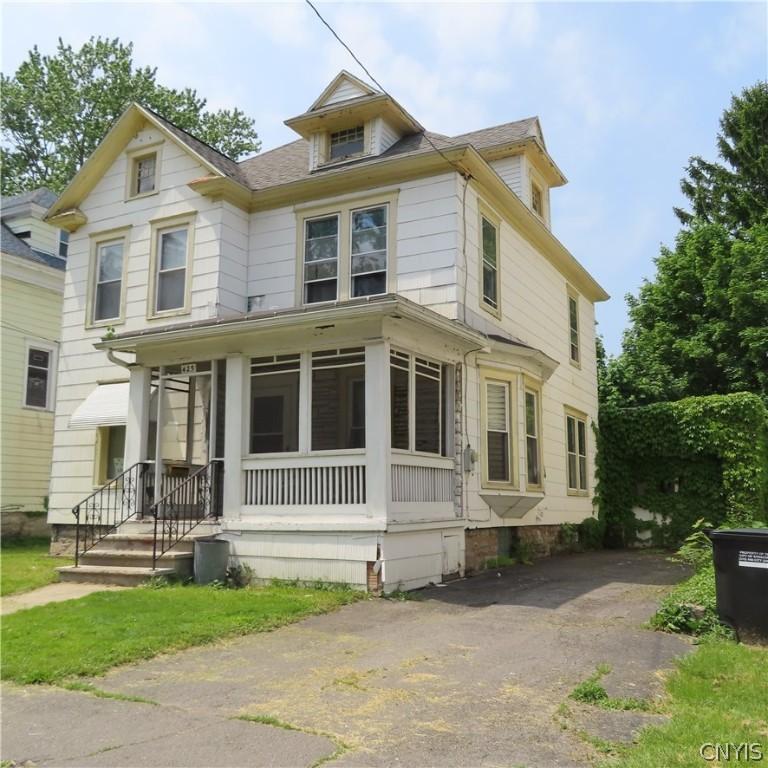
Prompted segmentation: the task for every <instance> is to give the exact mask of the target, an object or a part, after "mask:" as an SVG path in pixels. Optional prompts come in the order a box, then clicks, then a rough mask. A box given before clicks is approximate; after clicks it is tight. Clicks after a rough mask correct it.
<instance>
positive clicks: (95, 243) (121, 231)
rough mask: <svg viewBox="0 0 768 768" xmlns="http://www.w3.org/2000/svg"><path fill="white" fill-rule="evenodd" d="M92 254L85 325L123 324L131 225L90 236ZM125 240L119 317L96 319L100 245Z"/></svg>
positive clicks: (105, 325)
mask: <svg viewBox="0 0 768 768" xmlns="http://www.w3.org/2000/svg"><path fill="white" fill-rule="evenodd" d="M90 239H91V243H90V255H89V260H88V262H89V263H88V299H87V303H86V320H85V327H86V328H87V329H90V328H104V327H108V326H115V325H122V324H123V323H124V322H125V283H126V277H127V275H128V258H129V254H130V244H131V225H128V226H127V227H118V228H117V229H106V230H103V231H102V232H94V233H93V234H91V236H90ZM121 239H122V241H123V274H122V276H121V278H120V314H119V315H118V317H113V318H107V319H105V320H94V319H93V316H94V313H95V311H96V285H97V279H98V258H99V246H101V245H103V244H105V243H111V242H115V241H117V240H121Z"/></svg>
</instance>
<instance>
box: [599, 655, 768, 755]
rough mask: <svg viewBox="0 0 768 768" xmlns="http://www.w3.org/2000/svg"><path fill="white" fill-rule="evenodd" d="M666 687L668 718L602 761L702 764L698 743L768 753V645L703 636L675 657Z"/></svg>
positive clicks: (699, 744)
mask: <svg viewBox="0 0 768 768" xmlns="http://www.w3.org/2000/svg"><path fill="white" fill-rule="evenodd" d="M667 690H668V692H669V696H670V699H669V704H668V707H666V709H667V711H668V713H669V714H670V715H671V720H670V722H669V723H668V724H666V725H664V726H661V727H657V728H649V729H647V730H645V731H643V732H642V733H641V735H640V739H639V742H638V744H637V746H635V747H633V748H631V749H630V750H629V751H628V753H627V754H626V755H624V756H623V757H622V758H621V759H619V760H618V761H610V762H608V763H607V765H610V766H613V767H615V768H659V767H660V766H664V767H665V768H688V767H689V766H690V767H691V768H694V767H695V768H701V766H702V765H708V764H710V763H707V761H705V760H704V759H703V758H702V757H701V755H700V754H699V749H700V748H701V746H702V744H718V743H719V744H723V745H725V744H729V743H730V744H737V745H738V744H741V743H754V742H759V743H760V744H762V750H763V753H764V754H765V755H766V756H768V649H758V648H750V647H747V646H744V645H738V644H737V643H735V642H733V641H730V640H707V641H705V642H704V643H703V644H702V645H700V646H699V648H698V649H697V650H696V651H695V652H694V653H692V654H690V655H689V656H686V657H685V658H683V659H682V660H681V661H680V663H679V665H678V669H677V670H676V671H675V672H674V673H673V674H672V675H671V676H670V679H669V680H668V682H667ZM732 754H733V753H732ZM732 759H734V758H733V757H732ZM742 759H743V758H742ZM753 759H754V758H753Z"/></svg>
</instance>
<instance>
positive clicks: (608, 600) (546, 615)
mask: <svg viewBox="0 0 768 768" xmlns="http://www.w3.org/2000/svg"><path fill="white" fill-rule="evenodd" d="M684 575H685V574H684V572H683V571H682V569H680V568H679V567H677V566H675V565H672V564H670V563H669V562H667V561H666V559H665V558H664V557H663V556H660V555H656V554H650V553H645V552H599V553H588V554H581V555H570V556H561V557H554V558H550V559H547V560H541V561H538V562H537V563H536V564H534V565H533V566H516V567H513V568H509V569H506V570H503V571H499V572H498V573H497V572H492V573H489V574H486V575H483V576H481V577H476V578H474V579H468V580H464V581H458V582H454V583H452V584H450V585H447V586H444V587H435V588H432V589H429V590H425V591H423V592H422V593H420V595H419V596H418V599H415V600H370V601H364V602H361V603H357V604H354V605H350V606H347V607H345V608H343V609H341V610H339V611H337V612H335V613H332V614H327V615H324V616H316V617H313V618H310V619H307V620H306V621H303V622H301V623H299V624H295V625H292V626H288V627H284V628H282V629H279V630H277V631H275V632H271V633H265V634H257V635H251V636H249V637H245V638H238V639H235V640H232V641H228V642H224V643H220V644H218V645H215V646H208V647H203V648H199V649H192V650H188V651H184V652H182V653H177V654H174V655H168V656H161V657H158V658H156V659H154V660H151V661H148V662H143V663H140V664H136V665H131V666H127V667H122V668H119V669H116V670H114V671H113V672H111V673H109V674H108V675H106V676H105V677H103V678H99V679H97V680H94V681H92V682H93V683H94V685H96V686H97V687H98V688H101V689H104V690H107V691H110V692H117V693H121V694H125V695H128V696H140V697H143V698H146V699H149V700H152V701H154V702H156V703H157V706H152V705H149V704H141V703H135V702H129V701H114V700H102V699H96V698H94V697H92V696H89V695H87V694H82V693H75V692H70V691H62V690H55V689H54V690H52V689H46V688H37V687H27V688H18V687H6V688H4V691H3V723H2V736H3V739H2V758H3V759H8V760H15V761H18V762H19V763H21V762H22V761H24V760H29V761H31V762H32V763H34V764H36V765H46V766H48V765H50V766H58V765H62V766H64V765H68V766H69V765H71V766H74V765H77V766H226V767H230V766H231V767H233V768H234V767H235V766H262V765H263V766H311V765H317V764H318V763H319V762H323V763H324V764H325V765H333V766H364V765H365V766H391V765H404V766H437V765H439V766H441V768H442V767H445V766H530V767H531V768H533V767H535V766H542V768H554V767H555V766H582V765H588V764H589V761H590V759H591V758H592V757H594V751H593V750H594V748H593V746H592V743H593V742H594V739H593V738H592V737H599V738H602V739H608V740H628V739H630V738H631V735H632V732H633V731H634V730H636V729H637V728H638V727H641V726H642V725H644V724H646V723H647V720H648V718H649V716H644V715H641V714H638V713H631V712H618V713H605V712H602V711H598V710H594V711H593V710H590V709H589V708H588V707H579V706H577V705H575V704H573V703H568V707H567V709H565V708H564V707H563V706H562V705H563V703H564V702H567V701H568V699H567V697H568V694H569V693H570V691H571V690H572V689H573V687H574V685H576V684H577V683H578V682H580V681H581V680H584V679H585V678H586V677H588V676H589V675H590V674H592V673H593V672H594V670H595V668H596V667H597V666H598V665H599V664H608V665H610V667H611V672H610V673H609V674H608V676H607V677H606V678H605V680H604V684H605V686H606V688H607V689H608V692H609V694H611V695H614V696H634V697H652V696H654V695H657V694H658V692H659V691H660V688H661V681H660V676H659V671H660V670H664V669H668V668H669V667H670V666H671V665H672V660H673V659H674V658H675V657H676V656H679V655H681V654H683V653H686V652H687V651H688V650H689V648H690V646H689V644H688V643H687V642H686V641H685V640H684V639H682V638H679V637H675V636H672V635H665V634H662V633H657V632H652V631H649V630H647V629H644V628H643V626H642V625H643V623H644V622H645V621H646V620H647V619H648V618H649V617H650V616H651V614H652V613H653V611H654V610H655V606H656V604H657V603H658V600H659V598H660V596H661V595H662V594H663V593H664V592H665V591H666V590H667V589H668V588H669V586H670V585H671V584H674V583H675V582H677V581H679V580H680V579H681V578H683V576H684ZM243 716H246V717H251V718H256V719H260V720H262V721H267V722H268V723H272V724H265V723H264V722H261V723H260V722H253V721H251V722H248V721H245V720H242V719H237V718H239V717H243ZM285 726H290V727H291V728H292V729H295V730H291V729H288V728H287V727H285Z"/></svg>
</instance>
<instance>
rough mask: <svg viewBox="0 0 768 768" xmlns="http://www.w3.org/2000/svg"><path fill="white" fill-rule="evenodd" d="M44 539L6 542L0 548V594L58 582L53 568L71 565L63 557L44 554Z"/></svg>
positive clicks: (46, 549)
mask: <svg viewBox="0 0 768 768" xmlns="http://www.w3.org/2000/svg"><path fill="white" fill-rule="evenodd" d="M49 546H50V541H49V540H48V539H16V540H14V539H8V540H7V541H5V540H4V541H3V542H2V549H0V595H13V594H16V593H17V592H28V591H29V590H30V589H36V588H37V587H44V586H45V585H46V584H50V583H51V582H54V581H57V580H58V574H57V573H56V570H55V569H56V568H57V567H59V566H61V565H71V564H72V560H70V559H68V558H65V557H51V556H50V555H49V554H48V547H49Z"/></svg>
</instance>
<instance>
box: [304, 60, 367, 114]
mask: <svg viewBox="0 0 768 768" xmlns="http://www.w3.org/2000/svg"><path fill="white" fill-rule="evenodd" d="M345 80H347V81H348V82H350V83H352V85H356V86H357V87H358V88H359V89H360V90H361V91H364V92H365V93H367V94H368V95H369V96H372V95H373V94H375V93H377V91H375V90H374V89H373V88H371V86H370V85H368V83H366V82H364V81H363V80H361V79H360V78H359V77H355V75H353V74H352V73H351V72H348V71H347V70H346V69H342V70H341V72H339V74H338V75H336V77H334V78H333V80H331V82H330V83H328V85H326V86H325V88H324V89H323V92H322V93H321V94H320V95H319V96H318V97H317V98H316V99H315V100H314V101H313V102H312V106H310V108H309V109H308V110H307V112H312V111H313V110H315V109H319V108H320V107H322V106H324V104H323V102H324V101H325V100H326V99H327V98H328V97H329V96H330V95H331V94H332V93H333V92H334V91H335V90H337V88H338V87H339V85H341V83H342V82H344V81H345ZM336 103H337V104H338V103H339V102H336Z"/></svg>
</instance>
